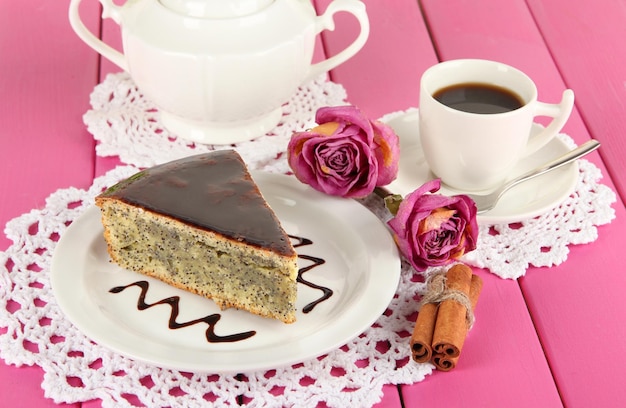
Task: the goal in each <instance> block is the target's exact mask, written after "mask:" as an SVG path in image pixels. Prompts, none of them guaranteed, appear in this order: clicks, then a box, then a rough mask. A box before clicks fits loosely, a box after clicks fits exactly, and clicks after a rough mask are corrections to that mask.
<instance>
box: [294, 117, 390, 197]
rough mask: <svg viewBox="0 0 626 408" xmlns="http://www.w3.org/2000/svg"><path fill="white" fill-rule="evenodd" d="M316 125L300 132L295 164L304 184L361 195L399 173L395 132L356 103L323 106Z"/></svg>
mask: <svg viewBox="0 0 626 408" xmlns="http://www.w3.org/2000/svg"><path fill="white" fill-rule="evenodd" d="M315 121H316V122H317V123H318V126H316V127H315V128H313V129H311V130H308V131H305V132H298V133H295V134H294V135H293V136H292V138H291V140H290V141H289V145H288V147H287V152H288V161H289V166H290V167H291V169H292V170H293V172H294V174H295V176H296V177H297V178H298V180H300V181H301V182H303V183H305V184H308V185H310V186H311V187H313V188H315V189H316V190H318V191H321V192H323V193H326V194H330V195H335V196H341V197H350V198H360V197H365V196H366V195H368V194H370V193H371V192H372V191H374V188H376V187H378V186H384V185H386V184H389V183H391V182H392V181H393V180H394V179H395V178H396V176H397V174H398V157H399V150H400V148H399V142H398V136H397V135H396V134H395V133H394V132H393V130H392V129H391V128H390V127H389V126H387V125H385V124H383V123H381V122H375V121H370V120H369V119H367V118H366V117H365V116H364V115H363V113H362V112H361V111H360V110H359V109H358V108H356V107H354V106H338V107H325V108H320V109H319V110H318V111H317V113H316V115H315Z"/></svg>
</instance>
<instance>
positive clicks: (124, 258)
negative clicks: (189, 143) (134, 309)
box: [96, 150, 298, 323]
mask: <svg viewBox="0 0 626 408" xmlns="http://www.w3.org/2000/svg"><path fill="white" fill-rule="evenodd" d="M96 205H97V206H98V207H100V210H101V215H102V224H103V226H104V237H105V240H106V242H107V249H108V252H109V255H110V256H111V259H112V260H113V262H115V263H117V264H118V265H119V266H121V267H123V268H125V269H129V270H132V271H135V272H138V273H141V274H144V275H147V276H151V277H154V278H157V279H159V280H162V281H163V282H166V283H168V284H170V285H172V286H175V287H178V288H180V289H183V290H186V291H189V292H192V293H196V294H198V295H201V296H204V297H207V298H210V299H213V300H214V301H215V302H216V303H217V304H218V305H219V306H220V308H222V309H225V308H228V307H235V308H238V309H243V310H247V311H249V312H251V313H254V314H257V315H260V316H264V317H269V318H274V319H278V320H281V321H283V322H285V323H292V322H294V321H295V303H296V297H297V284H296V278H297V274H298V267H297V254H296V252H295V251H294V249H293V246H292V245H291V243H290V240H289V237H288V235H287V234H286V233H285V231H284V230H283V228H282V226H281V225H280V222H279V220H278V219H277V217H276V216H275V214H274V212H273V211H272V210H271V208H270V207H269V205H268V204H267V202H266V201H265V199H264V198H263V196H262V195H261V193H260V191H259V189H258V187H257V186H256V184H255V183H254V181H253V180H252V177H251V176H250V174H249V172H248V170H247V168H246V166H245V163H244V162H243V161H242V160H241V157H239V155H238V154H237V153H236V152H235V151H232V150H228V151H219V152H211V153H206V154H201V155H196V156H191V157H188V158H185V159H181V160H177V161H173V162H169V163H166V164H163V165H159V166H155V167H152V168H150V169H147V170H144V171H142V172H139V173H137V174H136V175H134V176H131V177H129V178H128V179H126V180H124V181H121V182H120V183H118V184H116V185H115V186H112V187H111V188H109V189H108V190H106V191H105V192H103V193H102V194H101V195H99V196H98V197H96Z"/></svg>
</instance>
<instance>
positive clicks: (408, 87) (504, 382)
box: [318, 1, 560, 407]
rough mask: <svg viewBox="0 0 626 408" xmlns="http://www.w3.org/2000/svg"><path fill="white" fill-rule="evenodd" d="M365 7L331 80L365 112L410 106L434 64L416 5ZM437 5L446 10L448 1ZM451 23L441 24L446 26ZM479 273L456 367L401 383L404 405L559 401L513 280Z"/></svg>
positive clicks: (334, 40)
mask: <svg viewBox="0 0 626 408" xmlns="http://www.w3.org/2000/svg"><path fill="white" fill-rule="evenodd" d="M318 3H320V2H318ZM319 5H320V4H318V6H319ZM366 5H367V8H368V14H369V16H370V19H371V21H372V34H371V36H370V39H369V40H368V44H367V45H366V46H365V47H364V49H363V50H362V51H361V52H360V53H359V54H358V55H357V56H356V57H355V58H354V59H352V60H350V61H348V62H347V63H345V64H344V65H342V66H341V67H339V68H337V69H335V70H334V71H333V74H332V78H333V80H334V81H335V82H338V83H340V84H342V85H343V86H344V87H346V89H347V91H348V98H349V100H350V101H351V102H353V103H355V104H357V105H359V106H361V107H362V108H363V109H364V111H366V112H368V113H369V114H370V115H372V114H375V115H378V116H380V115H382V114H384V113H388V112H391V111H395V110H400V109H406V108H408V107H410V106H416V105H417V101H418V94H419V89H418V84H419V78H420V76H421V74H422V72H423V71H424V70H425V69H426V68H428V67H429V66H430V65H432V64H434V63H436V62H437V58H436V55H435V52H434V50H433V45H432V43H431V41H430V39H429V37H428V31H427V30H426V28H425V25H424V23H423V21H422V18H421V16H420V10H419V7H418V4H417V3H416V2H413V1H403V2H399V1H397V2H393V3H384V4H383V3H380V2H375V1H369V2H366ZM441 8H442V9H446V12H447V13H449V11H450V6H449V4H448V5H443V4H442V5H441ZM453 14H454V13H453ZM460 16H463V17H467V14H463V13H459V15H458V16H457V17H459V18H460ZM452 27H454V25H452V24H450V25H445V26H443V27H440V28H441V30H449V31H452V29H451V28H452ZM354 30H355V27H354V25H353V26H352V27H350V26H348V27H347V28H344V29H342V28H341V25H340V24H339V22H338V24H337V29H336V31H335V32H334V33H332V35H331V34H328V35H327V36H326V40H327V42H326V46H327V50H329V52H330V53H331V54H332V53H333V52H336V50H338V49H341V47H342V45H343V44H345V43H347V42H348V41H349V39H350V38H353V35H354ZM457 35H458V33H457ZM407 50H408V52H407ZM481 275H482V276H484V277H485V281H486V284H485V290H484V292H483V293H484V295H483V296H482V297H481V300H480V304H479V308H478V310H477V314H478V318H479V319H480V321H479V323H477V326H476V327H475V329H474V330H473V332H472V333H471V335H470V337H469V338H468V342H467V347H466V349H465V351H464V354H463V359H462V360H461V362H460V363H459V367H457V369H455V371H453V372H450V373H439V372H437V373H434V374H433V375H432V376H430V377H428V378H427V379H426V380H425V381H423V382H421V383H418V384H415V385H406V386H402V393H403V397H404V402H405V405H406V406H426V407H427V406H433V407H435V406H437V407H440V406H483V405H487V406H498V405H500V406H532V405H537V403H538V402H543V405H542V406H559V405H560V400H559V396H558V392H557V390H556V387H555V385H554V382H553V380H552V377H551V375H550V371H549V368H548V365H547V362H546V360H545V356H544V354H543V351H542V348H541V344H540V343H539V340H538V338H537V334H536V332H535V330H534V327H533V324H532V321H531V319H530V317H529V315H528V311H527V307H526V304H525V302H524V299H523V297H522V294H521V291H520V289H519V285H518V284H517V283H516V282H511V281H502V280H500V279H499V278H495V277H494V276H493V275H490V274H485V273H484V272H481ZM522 354H523V357H522ZM482 384H484V385H485V386H482ZM486 384H489V386H486ZM511 404H512V405H511Z"/></svg>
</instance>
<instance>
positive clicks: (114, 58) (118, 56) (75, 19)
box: [69, 0, 128, 71]
mask: <svg viewBox="0 0 626 408" xmlns="http://www.w3.org/2000/svg"><path fill="white" fill-rule="evenodd" d="M80 2H81V0H71V1H70V7H69V19H70V25H71V26H72V29H73V30H74V32H76V34H77V35H78V37H79V38H80V39H81V40H83V41H84V42H85V43H86V44H87V45H88V46H90V47H91V48H93V49H94V50H96V52H98V53H99V54H102V56H104V57H106V58H107V59H109V60H111V62H113V63H114V64H115V65H117V66H118V67H120V68H122V69H123V70H124V71H128V64H127V63H126V58H125V57H124V54H122V53H121V52H119V51H117V50H116V49H115V48H113V47H111V46H110V45H108V44H106V43H104V42H103V41H102V40H100V39H99V38H97V37H96V36H95V35H93V34H92V33H91V31H89V30H88V29H87V27H85V24H83V21H82V20H81V19H80V14H79V11H78V8H79V6H80ZM100 3H101V4H102V18H111V19H113V21H115V22H116V23H117V24H118V25H119V24H120V21H121V18H120V17H121V12H120V10H121V8H122V7H121V6H117V5H115V4H114V3H113V1H112V0H100Z"/></svg>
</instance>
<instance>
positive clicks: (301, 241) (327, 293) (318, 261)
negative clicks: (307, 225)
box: [289, 235, 333, 313]
mask: <svg viewBox="0 0 626 408" xmlns="http://www.w3.org/2000/svg"><path fill="white" fill-rule="evenodd" d="M289 238H291V239H294V240H296V242H295V243H294V244H293V247H294V248H298V247H302V246H306V245H312V244H313V241H311V240H310V239H308V238H304V237H298V236H295V235H289ZM298 258H300V259H306V260H308V261H312V262H313V263H312V264H311V265H309V266H305V267H303V268H300V269H299V270H298V278H297V279H296V281H297V282H299V283H302V284H303V285H306V286H308V287H310V288H313V289H317V290H320V291H322V296H320V297H319V298H318V299H316V300H314V301H313V302H311V303H309V304H307V305H305V306H304V307H303V308H302V313H309V312H310V311H312V310H313V309H314V308H315V306H317V305H318V304H320V303H322V302H324V301H325V300H327V299H329V298H330V297H331V296H332V295H333V291H332V289H330V288H327V287H325V286H321V285H317V284H315V283H313V282H311V281H308V280H306V279H304V278H303V275H304V274H305V273H306V272H308V271H310V270H311V269H313V268H315V267H317V266H320V265H323V264H325V263H326V261H325V260H324V259H322V258H318V257H315V256H311V255H302V254H300V253H298Z"/></svg>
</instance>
